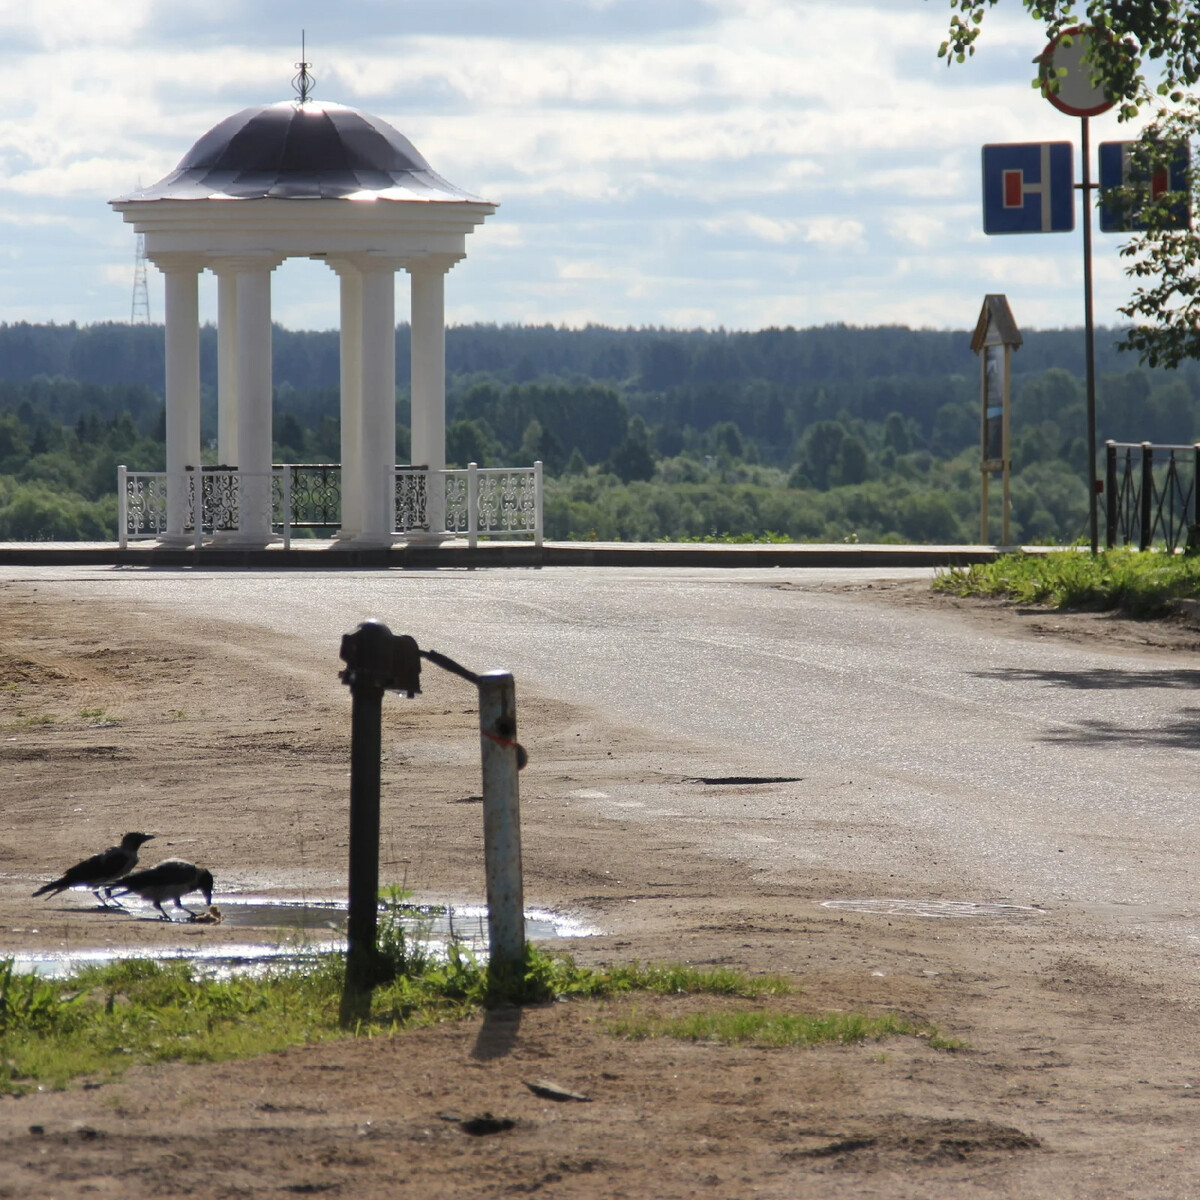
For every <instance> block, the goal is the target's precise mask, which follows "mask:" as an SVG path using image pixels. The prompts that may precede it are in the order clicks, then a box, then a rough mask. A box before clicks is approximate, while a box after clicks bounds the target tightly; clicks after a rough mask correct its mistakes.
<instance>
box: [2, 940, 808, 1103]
mask: <svg viewBox="0 0 1200 1200" xmlns="http://www.w3.org/2000/svg"><path fill="white" fill-rule="evenodd" d="M380 924H381V933H382V934H383V935H384V936H383V937H381V939H380V950H381V953H382V954H383V955H384V956H385V957H386V958H387V959H388V961H389V965H390V967H391V969H392V970H393V971H394V972H395V974H394V978H392V979H391V980H390V981H389V982H388V983H386V984H383V985H381V986H380V987H378V988H376V989H375V991H374V993H373V996H372V1002H371V1011H370V1016H369V1018H367V1019H364V1020H363V1021H361V1022H360V1023H359V1024H358V1026H357V1028H356V1029H354V1030H353V1031H352V1033H351V1034H350V1036H353V1035H358V1036H372V1035H373V1034H377V1033H388V1032H395V1031H398V1030H401V1029H405V1028H413V1027H417V1026H422V1025H429V1024H432V1023H434V1022H438V1021H445V1020H457V1019H460V1018H462V1017H466V1016H469V1015H471V1014H473V1013H475V1012H478V1011H479V1010H480V1009H481V1008H483V1007H486V1006H487V1005H488V1004H489V1003H492V1002H494V1001H495V1000H496V999H497V989H498V986H501V987H502V988H503V991H504V995H503V998H504V999H506V1000H511V999H513V998H516V999H519V1000H521V1001H525V1002H541V1001H546V1000H550V999H554V998H557V997H590V998H603V997H608V996H616V995H624V994H627V993H630V992H638V991H642V992H650V993H654V994H659V995H678V994H711V995H718V996H733V997H745V998H752V997H757V996H762V995H780V994H782V993H783V992H786V991H787V990H789V985H788V984H787V982H786V981H785V980H783V979H781V978H779V977H767V978H751V977H749V976H745V975H742V974H740V973H738V972H735V971H730V970H727V969H725V968H717V969H712V970H700V969H696V968H692V967H684V966H675V965H657V964H656V965H646V966H642V965H638V964H634V965H632V966H620V967H614V968H611V969H608V970H593V969H591V968H588V967H581V966H579V965H577V964H576V963H575V962H574V960H572V959H571V958H569V957H567V956H563V955H551V954H547V953H544V952H542V951H540V950H538V949H537V948H535V947H531V948H530V949H529V951H528V956H527V962H526V967H525V971H524V973H523V976H522V977H520V978H518V979H516V980H507V981H499V983H498V981H497V979H496V978H494V977H493V976H492V975H490V974H489V972H488V970H487V967H486V964H482V963H480V962H479V961H478V960H477V959H476V957H475V956H474V955H472V954H471V953H470V952H469V951H467V950H465V949H463V948H462V947H461V946H458V945H456V944H451V946H450V948H449V953H448V954H447V955H445V956H436V955H434V954H432V953H431V952H430V950H429V948H428V946H427V945H426V944H425V943H424V942H423V940H422V937H421V934H420V931H419V930H418V931H417V932H415V933H414V932H412V931H411V930H410V931H409V933H408V935H407V936H404V935H402V934H398V933H397V932H396V930H395V929H392V930H389V928H388V926H389V922H388V921H386V920H383V921H381V923H380ZM389 938H390V940H389ZM344 968H345V960H344V958H343V956H342V955H340V954H331V955H323V956H321V957H320V958H319V959H317V960H316V961H315V962H311V961H310V962H309V963H307V964H306V965H304V966H293V967H280V968H277V969H275V970H273V971H270V972H269V973H266V974H263V975H254V976H248V975H243V976H236V977H234V978H230V979H215V978H210V977H207V976H203V975H197V974H196V973H195V971H194V970H193V969H192V967H191V966H190V965H189V964H188V963H185V962H168V963H156V962H153V961H150V960H146V959H126V960H122V961H119V962H116V963H113V964H111V965H108V966H104V967H89V968H85V969H82V970H80V971H79V972H78V973H77V974H75V975H73V976H72V977H71V978H70V979H66V980H52V979H43V978H40V977H38V976H36V975H24V974H18V973H17V972H16V971H15V970H14V969H13V963H12V961H11V960H8V961H6V962H0V1092H16V1093H19V1092H22V1091H27V1090H29V1089H30V1088H32V1087H35V1086H37V1085H38V1084H49V1085H51V1086H54V1087H62V1086H65V1085H66V1084H67V1083H68V1082H69V1081H70V1080H72V1079H74V1078H77V1077H79V1076H91V1077H94V1078H102V1079H103V1078H114V1077H116V1076H117V1075H119V1074H120V1073H121V1072H122V1071H123V1070H124V1069H125V1068H126V1067H128V1066H130V1065H131V1064H134V1063H152V1062H166V1061H184V1062H206V1061H219V1060H222V1059H230V1058H242V1057H248V1056H250V1055H255V1054H263V1053H266V1052H269V1051H273V1050H281V1049H283V1048H285V1047H287V1046H294V1045H301V1044H305V1043H314V1042H322V1041H328V1040H331V1039H333V1038H338V1037H344V1036H348V1035H347V1033H346V1031H345V1030H343V1029H342V1027H341V1026H340V1024H339V1005H340V1000H341V992H342V981H343V973H344Z"/></svg>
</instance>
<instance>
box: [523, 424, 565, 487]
mask: <svg viewBox="0 0 1200 1200" xmlns="http://www.w3.org/2000/svg"><path fill="white" fill-rule="evenodd" d="M520 455H521V458H522V459H523V460H524V461H525V462H528V463H535V462H540V463H542V465H543V466H544V467H545V469H546V470H547V471H549V472H550V474H552V475H557V474H558V473H559V471H561V470H562V467H563V462H564V461H565V459H566V451H565V450H564V449H563V444H562V442H560V441H559V440H558V438H557V436H555V434H554V432H553V431H552V430H550V429H544V428H542V423H541V422H540V421H539V420H538V419H537V418H536V417H535V418H534V419H533V420H532V421H530V422H529V424H528V425H527V426H526V427H525V434H524V436H523V437H522V438H521V450H520Z"/></svg>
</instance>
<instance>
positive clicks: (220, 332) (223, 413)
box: [212, 261, 238, 466]
mask: <svg viewBox="0 0 1200 1200" xmlns="http://www.w3.org/2000/svg"><path fill="white" fill-rule="evenodd" d="M212 270H213V273H214V274H215V275H216V277H217V462H219V463H221V464H222V465H224V466H236V465H237V460H238V429H237V423H238V391H237V385H238V375H237V370H238V367H237V272H236V271H235V270H234V269H233V268H232V267H230V266H229V265H228V264H223V263H221V262H219V261H218V262H217V263H215V264H213V267H212Z"/></svg>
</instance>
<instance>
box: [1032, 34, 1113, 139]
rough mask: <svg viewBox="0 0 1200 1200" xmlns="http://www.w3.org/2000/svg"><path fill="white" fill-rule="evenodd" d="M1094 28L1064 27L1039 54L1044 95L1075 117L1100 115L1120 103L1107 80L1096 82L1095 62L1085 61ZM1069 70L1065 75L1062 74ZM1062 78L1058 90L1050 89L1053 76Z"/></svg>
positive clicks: (1038, 60) (1060, 109)
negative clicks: (1108, 89) (1108, 88)
mask: <svg viewBox="0 0 1200 1200" xmlns="http://www.w3.org/2000/svg"><path fill="white" fill-rule="evenodd" d="M1091 40H1092V31H1091V30H1090V29H1088V28H1087V26H1085V25H1075V26H1073V27H1072V28H1071V29H1064V30H1063V31H1062V32H1061V33H1060V34H1058V36H1057V37H1055V39H1054V40H1053V41H1052V42H1051V43H1050V44H1049V45H1048V46H1047V47H1046V48H1045V50H1043V51H1042V52H1041V54H1039V55H1038V57H1037V59H1036V61H1037V62H1038V63H1039V64H1040V68H1039V70H1040V74H1041V78H1042V95H1044V96H1045V97H1046V99H1047V100H1049V101H1050V103H1051V104H1053V105H1054V107H1055V108H1057V109H1058V110H1059V111H1060V112H1065V113H1067V114H1068V115H1069V116H1072V117H1097V116H1099V115H1100V114H1101V113H1103V112H1108V110H1109V109H1110V108H1112V106H1113V105H1114V104H1115V103H1116V101H1115V100H1113V99H1110V97H1109V96H1108V94H1107V93H1106V92H1105V90H1104V85H1103V84H1096V83H1093V82H1092V70H1093V67H1092V64H1091V63H1090V62H1085V61H1084V60H1085V58H1086V56H1087V51H1088V47H1089V45H1090V44H1091ZM1059 71H1065V72H1066V74H1065V75H1058V72H1059ZM1052 75H1054V76H1057V78H1058V90H1057V91H1051V90H1050V79H1051V76H1052Z"/></svg>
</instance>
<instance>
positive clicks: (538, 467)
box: [533, 458, 542, 547]
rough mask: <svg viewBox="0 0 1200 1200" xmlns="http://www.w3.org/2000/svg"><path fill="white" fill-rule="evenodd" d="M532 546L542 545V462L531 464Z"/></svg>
mask: <svg viewBox="0 0 1200 1200" xmlns="http://www.w3.org/2000/svg"><path fill="white" fill-rule="evenodd" d="M533 544H534V545H535V546H538V547H540V546H541V544H542V460H541V459H540V458H539V459H538V460H537V462H535V463H534V464H533Z"/></svg>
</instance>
